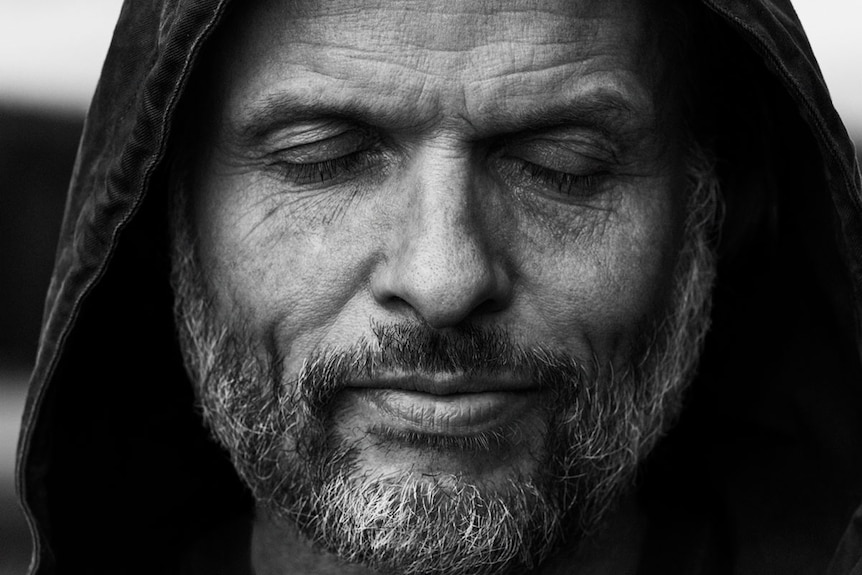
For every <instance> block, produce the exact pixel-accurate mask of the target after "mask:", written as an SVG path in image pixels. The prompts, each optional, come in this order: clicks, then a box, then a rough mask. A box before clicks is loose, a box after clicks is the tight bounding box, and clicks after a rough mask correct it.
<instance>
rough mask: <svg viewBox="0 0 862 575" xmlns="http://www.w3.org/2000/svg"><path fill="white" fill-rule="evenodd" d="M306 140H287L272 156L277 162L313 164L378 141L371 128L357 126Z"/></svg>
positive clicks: (353, 151) (348, 153) (356, 150)
mask: <svg viewBox="0 0 862 575" xmlns="http://www.w3.org/2000/svg"><path fill="white" fill-rule="evenodd" d="M305 140H306V141H299V142H289V141H285V142H283V143H281V145H280V147H279V148H278V149H277V150H275V151H273V152H272V154H271V156H272V157H273V159H274V161H277V162H288V163H294V164H312V163H317V162H322V161H326V160H331V159H334V158H338V157H341V156H347V155H350V154H353V153H356V152H358V151H360V150H363V149H366V148H370V147H372V146H374V144H375V143H376V142H377V138H376V137H375V136H374V135H373V133H371V131H370V130H366V129H357V128H352V129H345V130H342V131H340V132H338V133H335V134H331V135H324V136H323V137H318V138H317V139H305Z"/></svg>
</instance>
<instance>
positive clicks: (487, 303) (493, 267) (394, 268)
mask: <svg viewBox="0 0 862 575" xmlns="http://www.w3.org/2000/svg"><path fill="white" fill-rule="evenodd" d="M455 264H456V262H455V261H454V260H451V259H450V260H448V265H446V266H442V267H441V266H431V265H428V263H427V262H426V263H424V264H423V262H422V260H421V259H417V258H408V257H402V258H400V259H399V260H398V261H392V262H388V263H387V264H385V265H384V266H383V269H380V270H378V273H377V274H376V276H375V277H374V278H373V280H372V286H371V290H372V294H373V296H374V298H375V300H376V301H377V302H378V303H379V304H380V305H383V306H384V307H387V308H388V309H389V310H390V311H394V312H397V313H410V314H413V315H417V316H419V318H420V319H422V320H423V322H425V323H427V324H428V325H430V326H431V327H435V328H444V327H451V326H455V325H458V324H460V323H462V322H464V321H465V320H467V319H471V318H475V317H476V316H479V315H485V314H491V313H496V312H499V311H500V310H502V309H504V308H505V307H507V306H508V305H509V302H510V298H511V291H512V290H511V282H510V279H509V275H508V274H507V273H505V271H504V270H503V269H502V268H501V267H500V266H498V265H497V264H496V263H495V262H494V261H492V260H490V259H489V258H484V259H483V260H481V261H477V260H476V259H475V258H471V261H469V262H465V261H464V260H462V261H461V263H460V265H455Z"/></svg>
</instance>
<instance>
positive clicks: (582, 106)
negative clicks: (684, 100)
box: [230, 90, 654, 145]
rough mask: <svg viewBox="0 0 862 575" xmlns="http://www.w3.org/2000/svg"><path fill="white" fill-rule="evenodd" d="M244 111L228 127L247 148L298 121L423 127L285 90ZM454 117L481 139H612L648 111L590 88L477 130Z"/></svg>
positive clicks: (506, 112)
mask: <svg viewBox="0 0 862 575" xmlns="http://www.w3.org/2000/svg"><path fill="white" fill-rule="evenodd" d="M245 110H246V111H245V113H244V114H242V115H241V116H240V117H239V118H237V119H235V120H234V121H233V122H231V124H230V125H231V131H232V135H233V136H234V137H236V138H237V140H238V141H239V142H241V143H245V144H249V145H254V144H257V143H260V142H263V141H264V140H265V139H266V138H267V137H268V136H269V135H271V134H273V133H275V132H277V131H278V130H280V129H283V128H285V127H287V126H290V125H291V124H295V123H299V122H303V121H312V120H325V119H329V120H343V121H345V122H350V123H356V124H362V125H366V126H371V127H380V128H384V129H386V128H394V129H409V128H415V127H417V126H420V125H422V124H423V123H424V121H423V120H422V119H421V118H420V119H417V118H415V117H410V116H409V114H407V113H405V112H404V110H403V109H401V108H399V107H397V106H384V105H381V102H380V100H376V101H373V102H369V101H366V100H363V99H356V100H345V101H337V102H335V101H327V100H325V99H323V98H308V97H307V96H305V95H301V94H294V93H290V92H280V93H277V94H271V95H269V96H266V97H265V98H262V99H260V100H258V101H256V102H253V103H251V104H249V105H247V106H246V107H245ZM459 117H460V118H461V119H463V120H464V121H465V122H467V123H468V124H470V125H471V126H472V127H473V128H474V129H475V131H476V133H477V134H481V137H483V138H484V137H495V136H500V135H502V134H513V133H527V132H534V131H542V130H548V129H553V128H557V127H560V128H562V127H584V128H589V129H594V130H596V131H598V132H600V133H604V134H605V135H612V134H615V133H621V132H627V131H630V130H634V129H637V128H638V127H644V128H645V127H648V126H651V125H652V124H653V122H654V111H653V110H652V109H644V107H643V106H641V105H638V103H637V102H636V101H635V100H634V99H632V98H629V97H627V96H626V95H624V94H622V93H620V92H619V91H616V90H595V91H593V92H590V93H587V94H578V95H573V97H572V98H570V99H567V100H564V101H560V102H554V103H551V104H544V105H539V106H536V107H534V108H527V107H523V108H521V109H518V110H512V109H505V108H504V109H498V110H489V111H488V113H486V114H484V115H483V116H482V118H481V120H482V124H483V126H477V125H476V124H475V123H474V122H471V121H470V119H469V118H465V117H463V116H461V115H460V114H459Z"/></svg>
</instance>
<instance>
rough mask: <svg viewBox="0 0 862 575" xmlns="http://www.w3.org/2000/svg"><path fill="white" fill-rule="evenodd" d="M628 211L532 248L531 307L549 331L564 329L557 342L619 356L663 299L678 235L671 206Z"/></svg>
mask: <svg viewBox="0 0 862 575" xmlns="http://www.w3.org/2000/svg"><path fill="white" fill-rule="evenodd" d="M635 213H636V216H628V217H626V216H622V215H620V213H613V214H609V215H607V216H602V217H606V218H607V219H606V220H605V221H603V222H601V223H599V224H597V225H595V226H589V229H588V230H587V231H586V232H585V233H579V234H577V236H576V237H571V238H569V239H567V240H566V241H563V242H559V243H557V244H556V245H555V247H554V249H544V250H541V251H540V252H538V253H539V256H538V258H537V260H536V263H535V265H533V266H531V267H532V269H533V270H534V277H533V279H532V280H531V281H530V283H529V285H528V288H527V289H528V290H530V291H532V292H533V293H534V300H535V309H536V310H537V312H538V313H539V314H540V315H541V317H542V320H543V321H544V322H545V323H546V324H547V325H548V326H549V328H550V333H552V334H564V335H563V336H562V337H563V339H564V343H563V345H566V346H567V347H568V348H574V350H575V351H576V352H578V353H579V354H588V355H586V357H589V355H591V354H593V353H595V354H596V356H597V357H599V358H600V359H602V360H612V361H614V362H619V361H620V360H622V359H624V358H625V357H627V356H628V354H630V352H631V349H632V347H633V346H636V345H637V343H638V341H637V338H638V336H639V334H642V333H643V330H644V329H645V328H647V326H649V325H650V324H651V322H653V321H654V320H655V319H657V318H658V317H659V316H660V315H661V314H662V313H664V312H665V310H666V309H667V306H668V304H669V302H670V296H671V293H672V289H673V276H674V267H675V265H676V261H677V254H678V251H679V242H680V236H681V233H680V229H679V227H680V226H678V225H677V223H676V219H677V218H676V215H675V213H674V210H673V206H671V205H670V203H669V202H668V203H665V204H659V205H658V206H657V207H655V206H653V207H650V208H649V209H644V210H636V211H635ZM546 245H547V244H546ZM581 356H582V357H585V356H584V355H581Z"/></svg>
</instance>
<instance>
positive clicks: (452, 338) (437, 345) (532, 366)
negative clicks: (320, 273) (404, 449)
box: [287, 323, 598, 411]
mask: <svg viewBox="0 0 862 575" xmlns="http://www.w3.org/2000/svg"><path fill="white" fill-rule="evenodd" d="M371 332H372V335H373V337H369V338H366V339H363V340H360V341H358V342H356V343H355V344H353V345H351V346H349V347H346V348H336V347H324V348H321V349H319V350H317V351H315V352H313V353H312V354H311V355H310V356H309V357H308V358H306V360H305V361H304V362H303V365H302V367H301V369H300V371H299V374H298V376H297V377H296V379H295V381H294V382H293V384H292V385H289V386H287V387H288V388H291V389H293V390H294V392H296V393H299V394H300V396H301V397H300V398H298V399H300V400H301V401H302V402H304V403H305V404H306V405H307V406H309V407H311V408H312V411H315V408H319V407H322V406H324V405H326V404H327V403H328V402H329V401H331V400H332V398H333V397H334V396H335V395H336V394H337V393H338V392H339V391H341V390H342V389H344V388H345V387H348V386H349V385H350V383H351V382H353V381H362V380H371V379H375V378H377V377H380V376H383V375H386V374H392V373H407V374H420V375H424V376H440V375H458V376H463V377H467V378H472V377H477V378H479V377H481V378H494V377H503V376H505V377H509V378H511V377H515V378H518V379H521V380H526V381H530V382H531V385H532V386H533V387H534V388H537V389H547V390H551V391H553V392H555V393H557V394H559V395H560V396H561V397H560V399H563V400H564V401H565V400H566V399H567V398H571V397H573V395H574V394H575V393H576V392H577V390H578V389H579V387H581V386H582V385H583V384H584V383H585V382H588V381H592V380H594V379H595V378H596V377H597V372H598V369H597V366H596V362H595V360H594V359H591V360H589V361H583V360H581V359H579V358H577V357H574V356H573V355H571V354H568V353H565V352H561V351H558V350H552V349H549V348H547V347H544V346H541V345H536V346H524V345H520V344H518V343H515V342H514V340H513V338H512V337H511V335H510V334H509V332H508V330H506V329H505V328H503V327H475V326H464V327H459V328H456V329H452V330H447V331H445V332H443V331H439V330H435V329H433V328H430V327H428V326H426V325H423V324H416V323H393V324H380V323H375V324H372V329H371Z"/></svg>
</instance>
